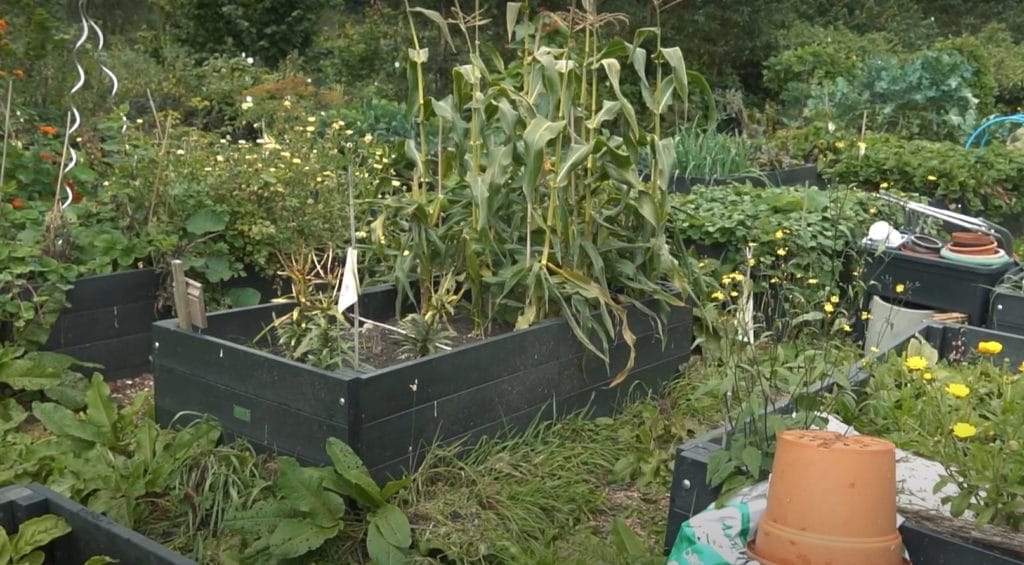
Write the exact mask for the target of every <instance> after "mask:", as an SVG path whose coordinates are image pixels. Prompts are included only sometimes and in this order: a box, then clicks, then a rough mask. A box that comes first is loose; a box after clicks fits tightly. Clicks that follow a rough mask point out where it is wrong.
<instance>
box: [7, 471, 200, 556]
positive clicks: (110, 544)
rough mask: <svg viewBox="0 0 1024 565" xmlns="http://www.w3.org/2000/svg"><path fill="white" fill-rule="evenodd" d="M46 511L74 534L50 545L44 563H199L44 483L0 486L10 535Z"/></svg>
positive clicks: (64, 536) (67, 535)
mask: <svg viewBox="0 0 1024 565" xmlns="http://www.w3.org/2000/svg"><path fill="white" fill-rule="evenodd" d="M44 514H55V515H57V516H60V517H62V518H64V519H65V520H67V522H68V524H69V525H70V526H71V532H70V533H68V534H66V535H63V536H61V537H59V538H57V539H55V540H53V541H52V542H50V543H49V545H47V546H46V548H45V550H44V551H45V553H46V561H45V562H44V563H52V564H55V565H57V564H63V563H69V564H79V563H85V562H86V560H88V559H89V558H91V557H95V556H99V555H104V556H107V557H112V558H114V559H116V560H118V562H120V563H126V564H127V563H131V564H132V565H195V561H192V560H191V559H188V558H186V557H184V556H182V555H180V554H177V553H175V552H173V551H171V550H170V549H167V548H166V547H164V546H162V545H160V544H158V543H157V542H155V541H153V540H151V539H149V538H147V537H145V536H143V535H142V534H139V533H137V532H134V531H132V530H129V529H128V528H125V527H124V526H121V525H118V524H116V523H114V522H112V521H111V520H110V519H108V518H106V517H104V516H102V515H100V514H97V513H95V512H92V511H91V510H89V509H88V508H86V507H84V506H82V505H81V504H78V503H76V502H73V501H71V500H69V499H67V498H65V497H64V496H61V495H59V494H57V493H55V492H53V491H52V490H50V489H48V488H46V487H44V486H41V485H38V484H34V483H33V484H28V485H14V486H9V487H5V488H2V489H0V527H3V528H4V530H6V531H7V533H8V534H14V533H16V532H17V531H18V528H19V526H20V524H21V523H23V522H25V521H26V520H29V519H31V518H36V517H38V516H42V515H44Z"/></svg>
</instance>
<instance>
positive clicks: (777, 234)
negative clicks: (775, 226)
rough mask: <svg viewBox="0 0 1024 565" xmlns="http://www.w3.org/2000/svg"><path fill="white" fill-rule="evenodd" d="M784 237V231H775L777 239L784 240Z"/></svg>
mask: <svg viewBox="0 0 1024 565" xmlns="http://www.w3.org/2000/svg"><path fill="white" fill-rule="evenodd" d="M783 235H785V234H783V233H782V230H776V231H775V239H782V236H783Z"/></svg>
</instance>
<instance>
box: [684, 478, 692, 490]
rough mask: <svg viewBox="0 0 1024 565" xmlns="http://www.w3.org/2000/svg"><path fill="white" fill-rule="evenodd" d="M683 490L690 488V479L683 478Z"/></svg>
mask: <svg viewBox="0 0 1024 565" xmlns="http://www.w3.org/2000/svg"><path fill="white" fill-rule="evenodd" d="M683 490H690V479H683Z"/></svg>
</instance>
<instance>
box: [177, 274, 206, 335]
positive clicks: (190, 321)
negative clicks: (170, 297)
mask: <svg viewBox="0 0 1024 565" xmlns="http://www.w3.org/2000/svg"><path fill="white" fill-rule="evenodd" d="M171 277H172V279H173V283H174V311H175V312H176V313H177V315H178V327H180V328H181V329H183V330H186V331H192V327H193V326H195V327H197V328H200V329H206V325H207V324H206V300H205V298H204V297H203V285H201V284H199V283H198V282H196V281H194V280H192V279H190V278H187V277H186V276H185V266H184V265H183V264H182V262H181V261H180V260H178V259H175V260H173V261H171Z"/></svg>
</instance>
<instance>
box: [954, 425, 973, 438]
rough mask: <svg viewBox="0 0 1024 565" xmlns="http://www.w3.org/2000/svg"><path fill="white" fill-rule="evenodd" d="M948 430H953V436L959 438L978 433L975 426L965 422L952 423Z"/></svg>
mask: <svg viewBox="0 0 1024 565" xmlns="http://www.w3.org/2000/svg"><path fill="white" fill-rule="evenodd" d="M950 431H952V432H953V435H954V436H956V437H958V438H960V439H967V438H969V437H972V436H973V435H974V434H976V433H978V428H975V427H974V426H972V425H971V424H968V423H967V422H957V423H955V424H953V426H952V427H951V428H950Z"/></svg>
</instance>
